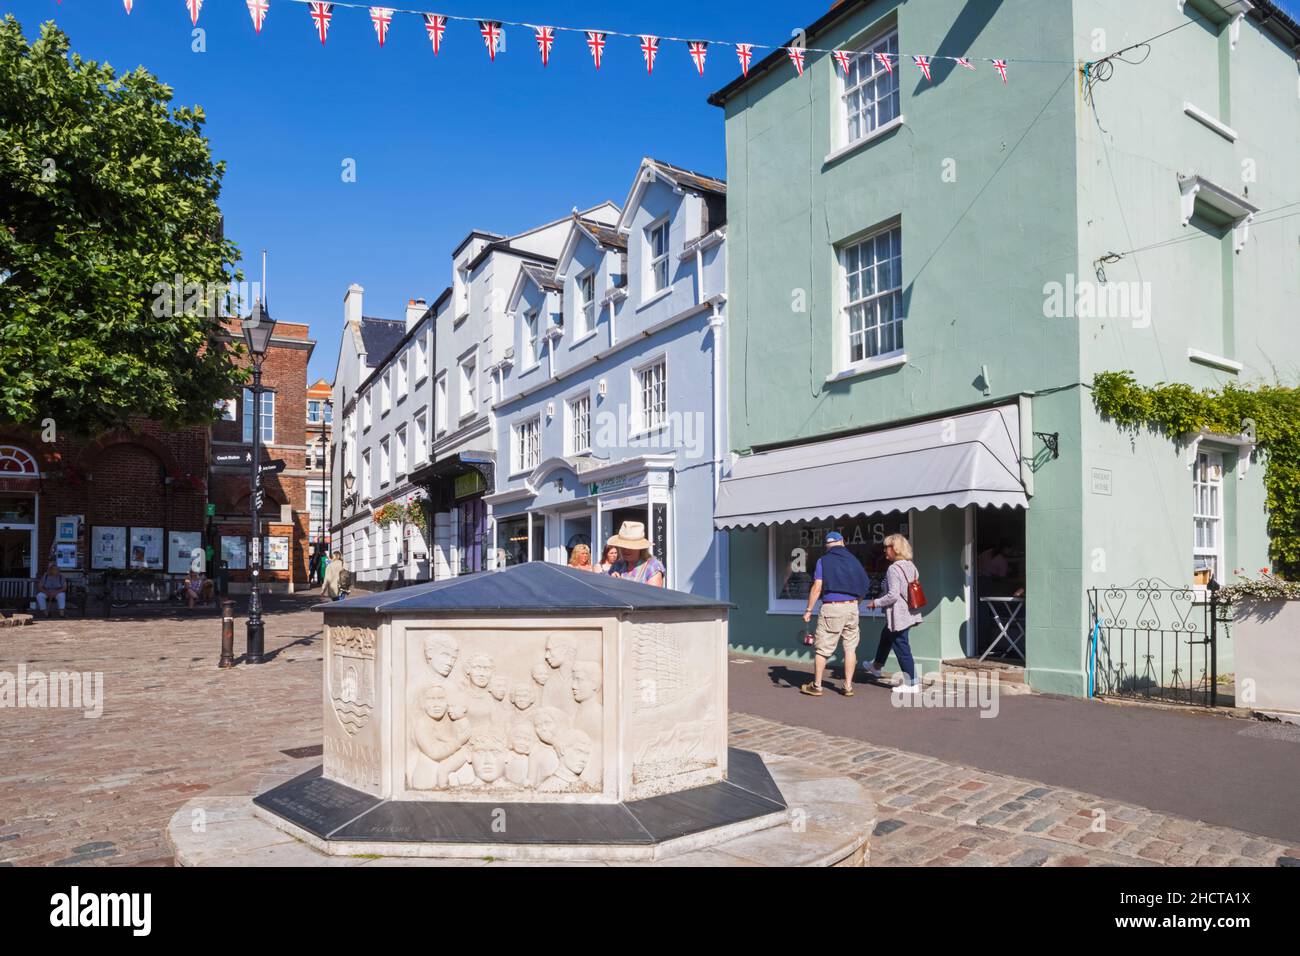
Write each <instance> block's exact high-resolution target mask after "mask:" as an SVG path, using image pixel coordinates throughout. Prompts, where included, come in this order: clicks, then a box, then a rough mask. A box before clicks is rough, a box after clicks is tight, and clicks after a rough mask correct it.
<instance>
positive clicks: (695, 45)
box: [686, 40, 709, 76]
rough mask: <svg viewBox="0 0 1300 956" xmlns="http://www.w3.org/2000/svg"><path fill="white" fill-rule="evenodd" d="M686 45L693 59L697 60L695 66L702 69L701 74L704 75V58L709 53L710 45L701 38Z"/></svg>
mask: <svg viewBox="0 0 1300 956" xmlns="http://www.w3.org/2000/svg"><path fill="white" fill-rule="evenodd" d="M686 46H687V49H688V50H690V53H691V59H692V60H694V61H695V68H696V69H697V70H699V71H700V76H703V75H704V58H705V57H706V56H708V54H709V45H708V44H707V43H704V42H702V41H700V40H692V41H691V42H690V43H688V44H687V45H686Z"/></svg>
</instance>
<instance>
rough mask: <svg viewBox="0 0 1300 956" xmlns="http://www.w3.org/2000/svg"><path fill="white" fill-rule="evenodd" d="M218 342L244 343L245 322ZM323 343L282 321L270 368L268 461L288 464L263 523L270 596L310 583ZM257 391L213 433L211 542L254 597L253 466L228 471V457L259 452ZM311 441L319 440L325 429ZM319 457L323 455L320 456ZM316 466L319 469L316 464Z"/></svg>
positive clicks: (273, 482) (265, 416)
mask: <svg viewBox="0 0 1300 956" xmlns="http://www.w3.org/2000/svg"><path fill="white" fill-rule="evenodd" d="M224 326H225V329H226V332H225V334H224V335H221V336H219V337H218V340H219V341H224V342H226V343H227V344H230V343H234V342H242V341H243V333H242V331H241V328H240V323H239V320H238V319H227V320H226V321H225V322H224ZM315 344H316V343H315V342H313V341H312V340H311V339H310V338H308V328H307V326H306V325H303V324H300V323H295V322H277V323H276V326H275V334H274V335H273V336H272V338H271V345H270V347H269V348H268V349H267V352H266V357H265V359H264V360H263V362H262V389H263V393H262V461H263V462H267V461H275V460H281V461H283V462H284V463H285V469H284V471H282V472H280V473H279V474H269V475H266V476H265V477H264V479H263V489H264V491H265V496H264V500H263V503H262V508H261V511H260V513H259V517H260V519H261V522H262V529H261V534H262V537H263V545H262V549H263V550H262V575H261V581H262V584H263V590H268V591H289V590H295V589H300V588H305V587H306V586H307V584H308V579H309V569H308V563H307V562H308V559H309V558H310V556H311V552H312V549H311V544H310V540H309V520H310V515H309V512H308V503H309V498H308V483H309V480H310V479H314V481H312V482H311V483H312V484H314V485H316V486H318V485H319V482H320V476H319V470H318V469H316V468H314V467H312V468H309V467H308V461H307V458H308V447H307V446H308V441H309V436H308V425H307V387H306V385H307V363H308V361H309V360H310V359H311V353H312V349H313V348H314V347H315ZM243 361H244V362H245V363H247V362H248V358H247V357H246V356H245V358H244V359H243ZM253 418H254V416H253V400H252V389H251V388H245V389H244V390H243V392H242V394H241V395H240V396H239V397H237V398H232V399H230V400H229V402H228V403H227V404H226V406H225V408H224V409H223V411H222V419H221V420H220V421H218V422H216V423H215V424H214V425H213V426H212V442H211V444H212V455H213V464H212V466H211V477H210V482H209V484H210V490H209V500H210V501H211V502H212V503H213V506H214V510H215V512H216V513H215V515H214V516H213V517H212V525H211V542H212V545H213V547H214V549H215V555H216V559H217V561H223V560H224V561H225V562H226V563H227V566H228V570H229V576H230V582H231V588H230V589H231V591H232V592H234V593H241V592H246V591H247V590H248V581H249V573H248V560H249V533H250V523H251V515H250V511H251V509H250V502H249V498H250V494H251V491H252V488H251V482H250V475H249V466H248V465H247V464H244V463H242V460H241V462H240V463H236V464H220V463H218V461H219V459H220V457H221V456H223V455H232V454H240V455H251V453H252V448H253ZM310 440H315V441H319V427H318V426H317V427H315V428H314V429H313V434H312V436H311V439H310ZM316 457H319V456H316ZM313 464H315V463H314V462H313Z"/></svg>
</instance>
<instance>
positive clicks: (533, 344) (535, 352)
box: [523, 309, 542, 371]
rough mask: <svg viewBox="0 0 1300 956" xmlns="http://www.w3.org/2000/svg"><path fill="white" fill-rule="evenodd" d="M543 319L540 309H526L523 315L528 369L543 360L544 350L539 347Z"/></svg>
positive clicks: (525, 367) (524, 344) (525, 365)
mask: <svg viewBox="0 0 1300 956" xmlns="http://www.w3.org/2000/svg"><path fill="white" fill-rule="evenodd" d="M541 321H542V313H541V310H540V309H525V310H524V315H523V346H524V348H523V353H524V370H525V371H526V370H528V369H530V368H532V367H533V366H534V365H536V364H537V363H538V362H540V361H541V357H542V350H541V349H540V348H539V347H538V345H539V343H540V342H541V334H542V333H541V328H540V325H541Z"/></svg>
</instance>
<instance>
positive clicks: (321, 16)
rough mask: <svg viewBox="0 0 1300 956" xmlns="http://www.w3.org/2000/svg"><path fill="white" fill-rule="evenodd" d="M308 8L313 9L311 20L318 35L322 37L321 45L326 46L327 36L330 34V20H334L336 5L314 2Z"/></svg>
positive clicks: (314, 0)
mask: <svg viewBox="0 0 1300 956" xmlns="http://www.w3.org/2000/svg"><path fill="white" fill-rule="evenodd" d="M308 6H309V7H311V19H312V22H313V23H315V24H316V33H317V35H319V36H320V45H321V46H324V45H325V34H327V33H329V32H330V20H332V19H333V18H334V4H332V3H318V2H316V0H312V2H311V3H309V4H308Z"/></svg>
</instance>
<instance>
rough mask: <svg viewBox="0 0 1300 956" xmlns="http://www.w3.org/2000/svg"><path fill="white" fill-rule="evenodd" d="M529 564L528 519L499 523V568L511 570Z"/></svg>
mask: <svg viewBox="0 0 1300 956" xmlns="http://www.w3.org/2000/svg"><path fill="white" fill-rule="evenodd" d="M527 562H528V518H527V516H520V517H518V518H501V519H499V520H498V521H497V567H498V568H509V567H513V566H514V565H516V564H526V563H527Z"/></svg>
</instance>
